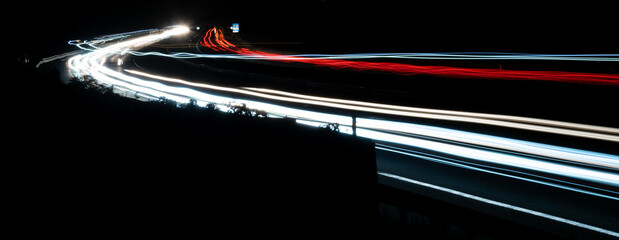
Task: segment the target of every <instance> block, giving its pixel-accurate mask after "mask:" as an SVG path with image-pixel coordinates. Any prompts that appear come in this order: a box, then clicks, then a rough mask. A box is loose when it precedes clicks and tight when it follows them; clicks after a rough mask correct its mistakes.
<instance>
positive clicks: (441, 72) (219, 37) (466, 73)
mask: <svg viewBox="0 0 619 240" xmlns="http://www.w3.org/2000/svg"><path fill="white" fill-rule="evenodd" d="M200 44H201V45H202V46H205V47H207V48H210V49H212V50H213V51H228V52H232V53H236V54H240V55H248V56H255V57H259V58H264V59H267V60H273V61H281V62H300V63H307V64H312V65H316V66H324V67H330V68H335V69H349V70H355V71H378V72H389V73H395V74H400V75H418V74H423V75H432V76H438V77H447V78H475V79H501V80H527V81H557V82H570V83H581V84H600V85H619V75H618V74H602V73H580V72H564V71H526V70H505V69H489V68H462V67H449V66H421V65H412V64H404V63H393V62H363V61H349V60H342V59H322V58H321V59H314V58H305V57H304V58H299V57H292V56H285V55H280V54H272V53H266V52H261V51H252V50H250V49H247V48H239V47H236V46H235V45H234V44H232V43H230V42H228V41H227V40H226V39H225V38H224V35H223V32H222V31H221V29H217V28H212V29H209V30H208V31H207V32H206V34H205V36H204V38H203V39H202V41H201V42H200ZM503 57H505V56H503Z"/></svg>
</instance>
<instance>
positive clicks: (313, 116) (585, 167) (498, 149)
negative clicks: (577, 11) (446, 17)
mask: <svg viewBox="0 0 619 240" xmlns="http://www.w3.org/2000/svg"><path fill="white" fill-rule="evenodd" d="M187 31H188V29H187V28H186V27H182V26H175V27H170V28H167V29H164V30H161V31H152V30H151V31H149V33H148V34H146V33H144V32H140V34H145V36H138V37H131V36H130V35H131V34H130V35H128V36H126V35H123V40H122V41H119V42H115V43H110V42H109V41H105V40H106V39H104V38H101V39H99V40H101V42H100V43H99V44H101V45H102V46H94V47H93V48H92V49H90V50H91V52H88V53H84V54H81V55H76V56H74V57H72V58H70V59H69V60H67V66H68V67H69V69H70V70H71V71H72V74H73V75H74V76H76V77H83V76H90V77H92V78H93V79H94V80H96V81H98V82H99V83H100V84H102V85H106V86H113V89H114V91H116V92H117V93H121V94H122V93H123V92H124V93H128V92H132V93H140V94H141V95H143V96H148V98H149V99H160V98H162V97H164V98H167V99H171V100H174V101H176V102H178V103H188V102H189V101H190V99H195V100H196V101H197V102H198V103H199V105H201V106H204V105H206V104H207V103H215V104H217V105H218V106H219V107H220V109H225V107H226V106H235V105H244V106H246V107H248V108H250V109H257V110H263V111H265V112H267V113H268V115H267V116H268V117H290V118H295V119H297V120H298V122H299V123H304V124H309V125H314V126H318V125H320V123H338V124H339V125H340V129H344V131H343V132H346V133H349V134H351V133H352V126H353V119H352V117H350V116H345V115H337V114H331V113H325V112H317V111H313V110H312V108H311V107H308V108H307V109H299V108H295V107H290V106H285V105H286V104H287V103H300V104H303V105H306V106H320V107H328V108H332V109H345V110H350V111H358V112H367V113H375V114H379V115H380V116H382V117H384V115H387V116H389V115H396V116H404V117H414V118H429V119H440V120H449V121H460V122H470V123H476V124H487V125H492V126H499V127H510V128H518V129H525V130H531V131H542V132H547V133H553V134H565V135H570V136H576V137H585V138H594V139H597V140H604V141H612V142H619V129H615V128H610V127H600V126H593V125H586V124H575V123H568V122H561V121H551V120H544V119H535V118H527V117H517V116H508V115H498V114H485V113H470V112H461V111H447V110H438V109H426V108H415V107H407V106H396V105H387V104H380V103H369V102H362V101H354V100H345V99H336V98H325V97H319V96H310V95H302V94H296V93H290V92H283V91H278V90H271V89H263V88H242V87H241V88H236V87H222V86H216V85H212V84H207V83H198V82H192V81H187V80H183V79H179V78H172V77H166V76H160V75H156V74H151V73H146V72H141V71H137V70H132V69H123V68H122V66H117V65H116V62H114V61H108V60H107V59H113V57H115V56H117V55H123V54H125V53H127V52H128V50H129V49H135V48H136V46H145V45H148V44H152V43H155V42H157V41H159V40H162V39H166V38H168V37H171V36H174V35H179V34H184V33H186V32H187ZM116 37H118V35H112V38H116ZM208 44H211V42H209V43H208ZM231 46H233V45H232V44H229V43H225V44H224V45H219V46H218V47H215V46H213V48H216V49H218V51H220V50H223V49H226V48H230V47H231ZM166 83H167V84H166ZM226 94H228V95H230V94H233V95H234V96H237V97H228V96H226ZM125 95H127V96H130V95H131V94H125ZM134 95H135V94H134ZM238 96H247V97H251V99H252V100H250V99H242V98H238ZM356 128H357V129H356V133H357V135H358V136H361V137H366V138H370V139H374V140H375V141H378V142H382V143H392V144H397V145H405V146H410V147H414V148H421V149H427V150H429V151H433V152H440V153H442V154H447V155H452V156H457V157H460V158H463V159H469V160H470V161H474V162H476V164H495V165H501V166H504V167H506V168H513V169H521V170H522V171H527V174H542V175H543V177H544V178H548V177H552V176H560V177H561V178H562V179H563V180H562V181H564V180H566V179H574V180H577V181H579V182H591V183H593V184H595V185H596V186H597V185H602V186H607V188H606V189H607V191H606V192H607V193H608V194H610V195H614V196H609V198H616V196H617V195H619V192H618V191H616V189H617V188H618V187H619V172H618V171H617V170H619V156H616V155H611V154H605V153H598V152H592V151H585V150H580V149H573V148H566V147H560V146H554V145H550V144H542V143H535V142H529V141H523V140H517V139H511V138H507V137H500V136H493V135H486V134H479V133H472V132H467V131H462V130H454V129H447V128H441V127H435V126H426V125H420V124H413V123H405V122H395V121H388V120H380V119H372V118H357V119H356ZM416 136H419V137H416ZM570 189H572V190H574V188H570ZM613 189H614V190H613ZM574 191H578V190H574ZM583 192H584V193H589V194H591V192H590V191H583ZM597 195H599V194H597Z"/></svg>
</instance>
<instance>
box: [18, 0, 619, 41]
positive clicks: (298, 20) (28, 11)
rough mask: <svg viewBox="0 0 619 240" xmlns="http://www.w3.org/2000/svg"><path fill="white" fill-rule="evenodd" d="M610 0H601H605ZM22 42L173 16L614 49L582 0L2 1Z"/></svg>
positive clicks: (306, 36)
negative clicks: (8, 7) (547, 0)
mask: <svg viewBox="0 0 619 240" xmlns="http://www.w3.org/2000/svg"><path fill="white" fill-rule="evenodd" d="M607 4H610V3H607ZM11 7H12V8H13V9H14V10H16V11H17V12H20V13H21V14H17V15H16V16H20V17H18V18H17V19H15V20H14V21H15V22H17V25H12V27H14V28H15V31H16V32H18V33H19V36H21V37H20V38H18V39H19V41H18V42H19V43H18V44H19V45H20V46H21V48H26V50H27V51H32V52H37V53H38V52H41V51H40V50H45V51H49V52H50V53H51V52H53V51H54V50H48V49H50V48H58V47H59V48H63V47H66V46H65V43H66V41H67V40H70V39H78V38H88V37H92V36H96V35H100V34H108V33H118V32H124V31H132V30H139V29H145V28H158V27H164V26H168V25H172V24H187V25H194V24H200V25H204V26H209V25H212V24H216V23H219V24H229V23H230V22H239V23H241V27H242V28H243V29H244V30H243V32H244V33H246V34H262V35H268V36H270V37H272V38H273V39H276V40H277V39H281V40H284V41H290V40H292V41H302V42H303V43H304V47H306V48H307V49H308V50H310V51H321V50H322V52H325V51H326V52H336V51H355V52H356V51H397V52H448V51H503V52H532V53H546V52H552V53H555V52H556V53H582V52H587V53H600V52H602V53H604V52H605V53H608V52H617V50H618V48H619V47H617V45H616V44H615V43H616V42H617V40H618V39H617V38H618V36H617V35H616V34H615V33H614V31H613V29H614V22H615V21H613V19H614V16H613V14H612V11H611V10H612V9H613V7H611V6H608V5H603V4H594V3H589V2H587V3H583V2H561V3H560V4H554V5H552V4H543V5H542V4H539V3H537V2H533V1H531V2H522V1H514V2H500V3H496V2H493V3H489V2H481V3H475V2H470V1H464V2H456V3H454V2H453V1H367V2H366V1H330V0H324V1H320V0H303V1H301V0H296V1H283V0H282V1H139V2H132V1H111V2H110V1H101V2H92V3H91V2H88V3H87V4H86V3H77V2H57V1H53V2H41V3H37V4H32V3H29V2H21V3H17V4H16V6H11Z"/></svg>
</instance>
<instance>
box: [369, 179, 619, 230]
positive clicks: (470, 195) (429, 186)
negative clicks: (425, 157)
mask: <svg viewBox="0 0 619 240" xmlns="http://www.w3.org/2000/svg"><path fill="white" fill-rule="evenodd" d="M378 175H381V176H385V177H388V178H393V179H397V180H400V181H404V182H408V183H412V184H416V185H420V186H423V187H426V188H430V189H434V190H437V191H441V192H447V193H450V194H453V195H457V196H460V197H463V198H468V199H473V200H475V201H480V202H485V203H488V204H491V205H495V206H498V207H502V208H507V209H511V210H514V211H518V212H524V213H527V214H531V215H535V216H539V217H543V218H547V219H551V220H553V221H557V222H562V223H566V224H569V225H573V226H577V227H581V228H586V229H589V230H592V231H596V232H599V233H603V234H607V235H610V236H613V237H619V233H618V232H614V231H610V230H607V229H604V228H599V227H596V226H592V225H589V224H584V223H581V222H577V221H573V220H569V219H566V218H562V217H557V216H554V215H550V214H547V213H543V212H539V211H534V210H530V209H527V208H522V207H518V206H514V205H511V204H507V203H503V202H499V201H495V200H490V199H487V198H483V197H479V196H475V195H472V194H468V193H464V192H460V191H457V190H454V189H450V188H446V187H441V186H437V185H434V184H430V183H426V182H421V181H417V180H413V179H410V178H405V177H402V176H398V175H395V174H391V173H386V172H379V173H378Z"/></svg>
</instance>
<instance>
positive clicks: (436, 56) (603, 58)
mask: <svg viewBox="0 0 619 240" xmlns="http://www.w3.org/2000/svg"><path fill="white" fill-rule="evenodd" d="M212 47H214V48H217V47H216V46H212ZM217 49H218V50H219V48H217ZM130 54H132V55H135V56H160V57H172V58H181V59H183V58H186V59H192V58H206V59H238V60H314V59H347V60H354V59H423V60H543V61H588V62H619V54H534V53H493V52H483V53H474V52H471V53H468V52H463V53H347V54H288V55H279V56H263V55H260V54H257V55H242V54H224V53H217V54H208V53H190V52H173V53H163V52H138V51H132V52H130Z"/></svg>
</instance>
